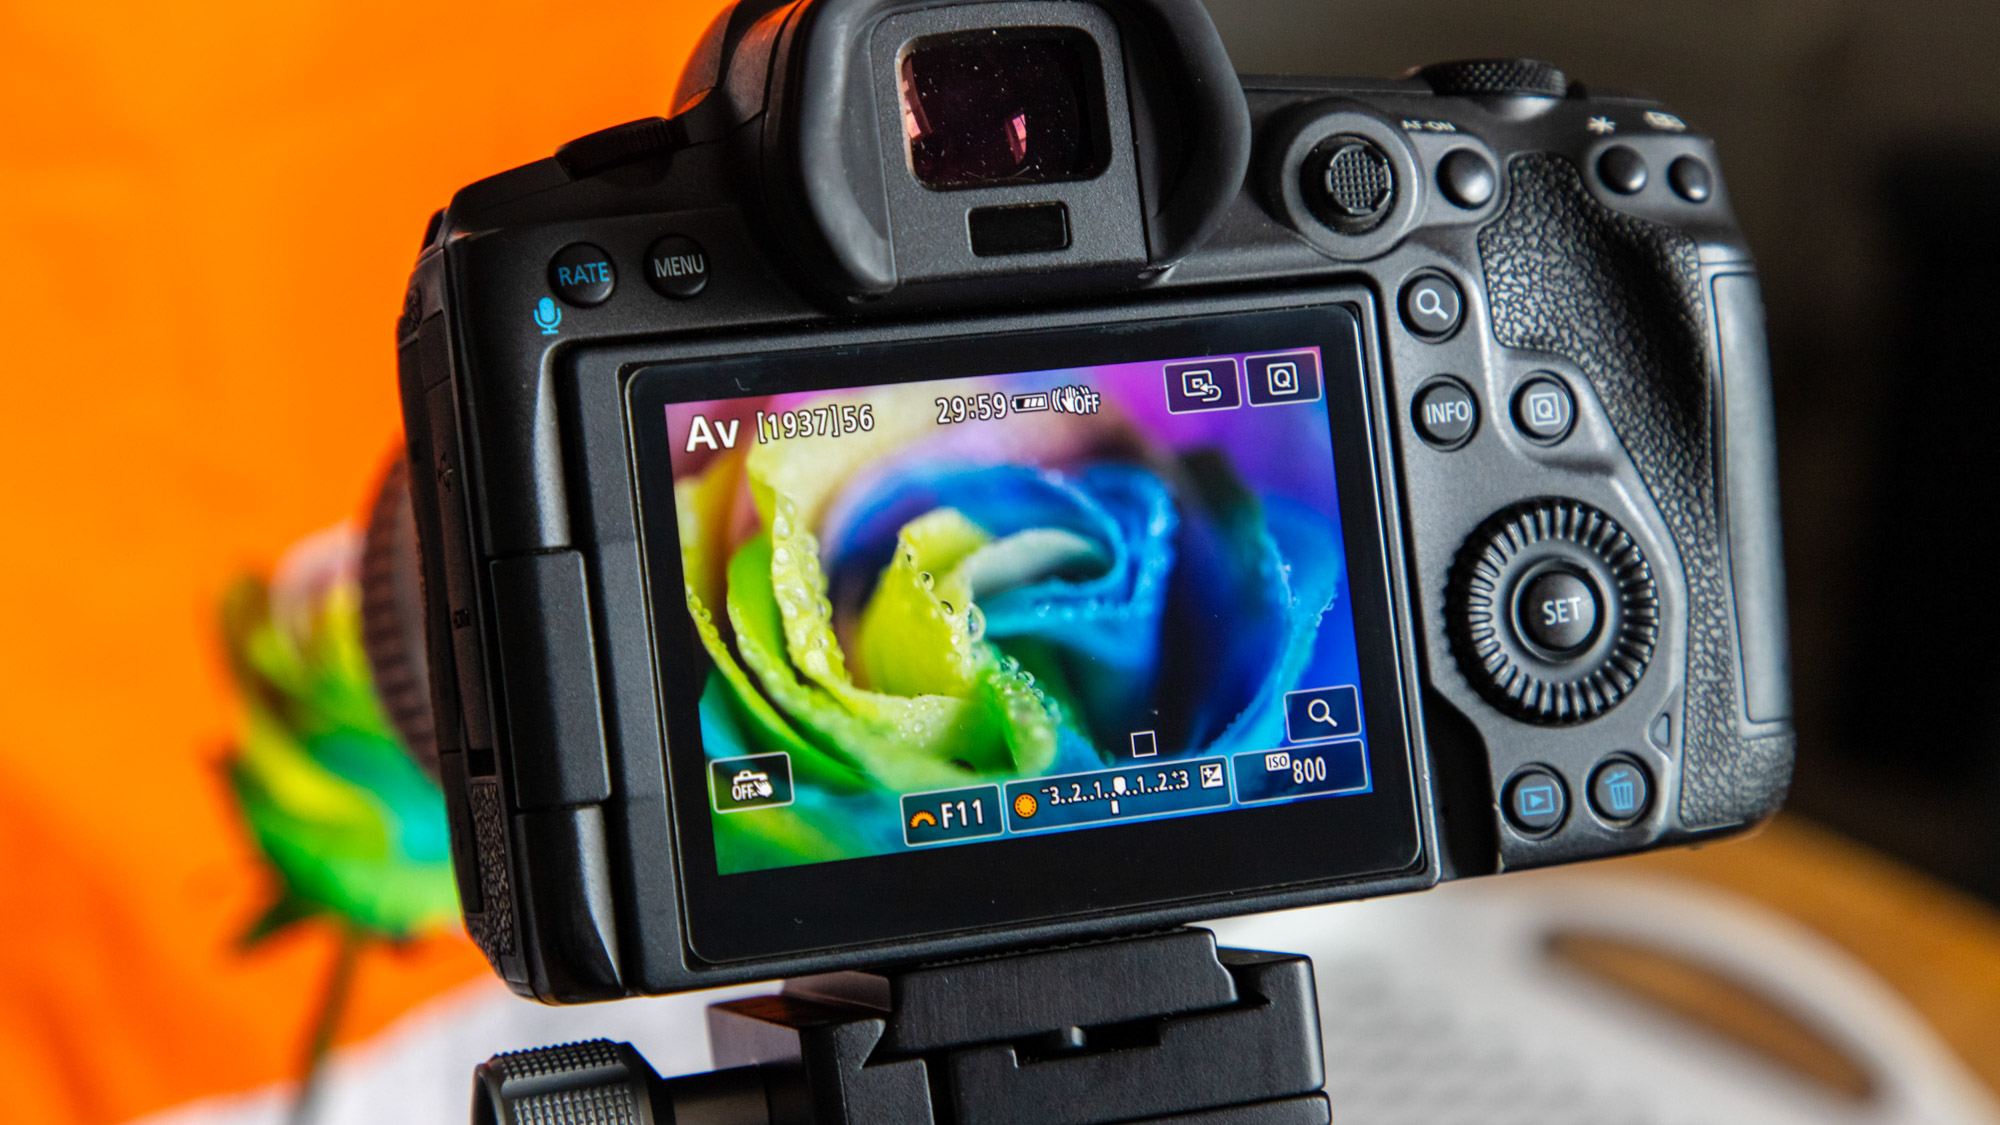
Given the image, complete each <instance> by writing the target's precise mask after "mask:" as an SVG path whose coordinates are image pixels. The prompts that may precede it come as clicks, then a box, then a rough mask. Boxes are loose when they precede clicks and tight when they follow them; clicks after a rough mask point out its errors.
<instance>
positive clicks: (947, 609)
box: [938, 598, 952, 617]
mask: <svg viewBox="0 0 2000 1125" xmlns="http://www.w3.org/2000/svg"><path fill="white" fill-rule="evenodd" d="M938 608H939V609H941V610H943V611H944V615H945V616H946V617H950V616H951V614H952V608H951V603H950V602H948V601H945V600H944V599H942V598H940V599H938Z"/></svg>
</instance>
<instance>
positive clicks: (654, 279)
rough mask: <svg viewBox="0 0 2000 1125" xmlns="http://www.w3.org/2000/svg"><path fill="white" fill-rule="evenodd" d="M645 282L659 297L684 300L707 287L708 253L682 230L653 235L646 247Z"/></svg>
mask: <svg viewBox="0 0 2000 1125" xmlns="http://www.w3.org/2000/svg"><path fill="white" fill-rule="evenodd" d="M646 284H647V285H650V286H652V287H653V292H655V293H658V294H659V295H660V296H662V297H672V298H673V299H674V300H676V301H685V300H687V299H688V298H689V297H693V296H696V295H698V294H700V292H701V291H702V290H703V289H706V288H708V253H707V251H705V250H703V249H702V248H701V243H699V242H696V241H695V240H694V239H692V238H689V237H687V236H686V235H684V234H670V235H666V236H665V237H662V238H658V239H655V240H654V241H653V245H652V246H650V247H648V248H647V250H646Z"/></svg>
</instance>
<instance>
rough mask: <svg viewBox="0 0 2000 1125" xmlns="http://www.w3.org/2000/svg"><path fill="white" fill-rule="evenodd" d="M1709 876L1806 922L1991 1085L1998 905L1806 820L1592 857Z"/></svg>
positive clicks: (1999, 956)
mask: <svg viewBox="0 0 2000 1125" xmlns="http://www.w3.org/2000/svg"><path fill="white" fill-rule="evenodd" d="M1579 870H1588V871H1589V872H1591V873H1592V874H1607V873H1613V872H1617V871H1620V870H1624V871H1630V872H1649V873H1657V874H1667V875H1673V876H1676V877H1680V878H1685V879H1692V880H1697V881H1700V882H1704V883H1708V884H1710V885H1713V886H1715V887H1718V888H1720V889H1723V890H1727V891H1732V892H1735V893H1737V894H1740V895H1743V896H1745V897H1747V898H1750V899H1753V900H1755V901H1757V902H1759V903H1762V904H1763V905H1765V906H1768V907H1770V908H1772V909H1774V910H1776V911H1778V912H1779V913H1781V914H1784V915H1786V916H1788V917H1790V918H1792V919H1793V920H1795V921H1798V922H1800V923H1803V924H1804V925H1807V926H1810V927H1811V928H1812V929H1814V930H1816V931H1818V932H1819V933H1820V934H1822V935H1824V936H1825V937H1826V938H1828V939H1830V940H1831V941H1833V942H1834V943H1835V944H1837V945H1839V946H1841V947H1842V948H1843V949H1845V950H1846V951H1847V952H1849V953H1851V954H1853V955H1854V956H1855V957H1856V958H1857V959H1859V960H1860V961H1861V962H1862V963H1864V964H1866V965H1867V966H1868V967H1869V968H1871V969H1873V970H1874V971H1875V972H1876V973H1877V974H1878V975H1880V976H1881V977H1882V979H1883V980H1885V981H1887V982H1888V984H1889V985H1890V987H1892V988H1894V989H1895V990H1896V991H1897V992H1898V993H1900V994H1902V996H1903V998H1904V999H1906V1000H1908V1001H1909V1002H1910V1004H1911V1005H1912V1006H1913V1007H1915V1008H1916V1010H1917V1011H1918V1012H1919V1013H1920V1014H1922V1015H1923V1016H1924V1018H1925V1019H1927V1020H1929V1021H1930V1023H1931V1025H1932V1026H1933V1027H1934V1028H1936V1029H1937V1031H1938V1033H1939V1034H1940V1035H1941V1036H1942V1037H1943V1038H1944V1040H1945V1042H1946V1043H1948V1044H1950V1046H1951V1047H1952V1049H1953V1050H1955V1051H1957V1052H1958V1055H1959V1057H1960V1058H1962V1059H1964V1060H1965V1062H1966V1064H1967V1065H1968V1066H1970V1067H1971V1068H1972V1070H1973V1072H1974V1073H1976V1074H1977V1075H1978V1076H1979V1077H1980V1078H1981V1079H1982V1080H1984V1081H1985V1083H1986V1085H1987V1087H1988V1088H1989V1089H1992V1090H1994V1091H1996V1092H2000V910H1996V909H1995V908H1994V907H1992V906H1990V905H1987V904H1986V903H1984V902H1981V901H1979V900H1976V899H1973V898H1971V897H1969V896H1967V895H1965V894H1962V893H1960V892H1958V891H1956V890H1954V889H1952V888H1951V887H1948V886H1945V885H1944V884H1941V883H1939V882H1937V881H1935V880H1933V879H1931V878H1930V877H1928V876H1926V875H1923V874H1921V873H1919V872H1917V871H1915V870H1913V869H1911V868H1909V867H1906V866H1904V865H1902V864H1900V863H1898V862H1896V861H1895V860H1892V859H1889V858H1887V857H1885V856H1883V855H1881V854H1880V853H1878V852H1874V851H1872V850H1870V849H1868V848H1865V847H1863V846H1861V845H1859V844H1856V843H1854V842H1852V841H1851V840H1848V839H1847V838H1845V837H1843V836H1838V835H1835V834H1834V833H1831V832H1828V831H1826V830H1824V829H1822V828H1819V827H1817V826H1815V825H1813V824H1811V823H1810V822H1808V821H1804V820H1799V819H1797V818H1790V817H1780V818H1779V819H1778V820H1776V821H1774V822H1773V823H1772V824H1771V826H1770V827H1768V828H1766V829H1765V830H1764V831H1763V832H1761V833H1758V834H1757V835H1754V836H1751V837H1749V838H1747V839H1737V840H1730V841H1725V842H1723V843H1719V844H1713V845H1710V846H1708V847H1704V848H1681V849H1675V850H1671V851H1664V852H1654V853H1651V854H1648V855H1640V856H1631V857H1628V858H1625V859H1617V860H1610V861H1608V862H1606V863H1601V864H1591V865H1589V866H1588V867H1587V868H1583V869H1579Z"/></svg>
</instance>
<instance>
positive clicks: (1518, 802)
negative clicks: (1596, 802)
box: [1503, 766, 1569, 836]
mask: <svg viewBox="0 0 2000 1125" xmlns="http://www.w3.org/2000/svg"><path fill="white" fill-rule="evenodd" d="M1503 805H1504V807H1505V808H1506V812H1507V820H1508V822H1509V823H1511V824H1513V826H1514V827H1515V828H1516V829H1519V830H1520V832H1521V833H1522V834H1523V835H1526V836H1546V835H1548V834H1549V833H1551V832H1554V831H1555V830H1556V829H1557V828H1560V827H1561V826H1562V822H1563V818H1565V817H1567V816H1568V815H1569V796H1568V794H1566V793H1564V792H1563V783H1562V779H1561V778H1559V777H1557V776H1556V775H1555V774H1553V773H1551V772H1550V771H1548V770H1545V769H1543V768H1541V767H1540V766H1535V767H1531V768H1529V769H1525V770H1522V771H1521V772H1520V773H1517V774H1515V775H1514V779H1513V780H1512V781H1509V782H1508V783H1507V788H1506V791H1505V793H1504V794H1503Z"/></svg>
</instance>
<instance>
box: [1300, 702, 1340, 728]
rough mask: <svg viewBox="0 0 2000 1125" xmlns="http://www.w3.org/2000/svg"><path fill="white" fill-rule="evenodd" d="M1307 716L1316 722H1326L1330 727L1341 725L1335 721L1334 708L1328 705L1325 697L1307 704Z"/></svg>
mask: <svg viewBox="0 0 2000 1125" xmlns="http://www.w3.org/2000/svg"><path fill="white" fill-rule="evenodd" d="M1306 718H1308V719H1311V720H1312V721H1313V722H1315V723H1325V724H1326V725H1327V726H1330V727H1334V726H1339V725H1340V724H1339V723H1336V722H1334V721H1333V708H1332V707H1329V706H1327V702H1326V700H1324V699H1315V700H1313V701H1312V702H1311V703H1308V704H1306Z"/></svg>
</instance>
